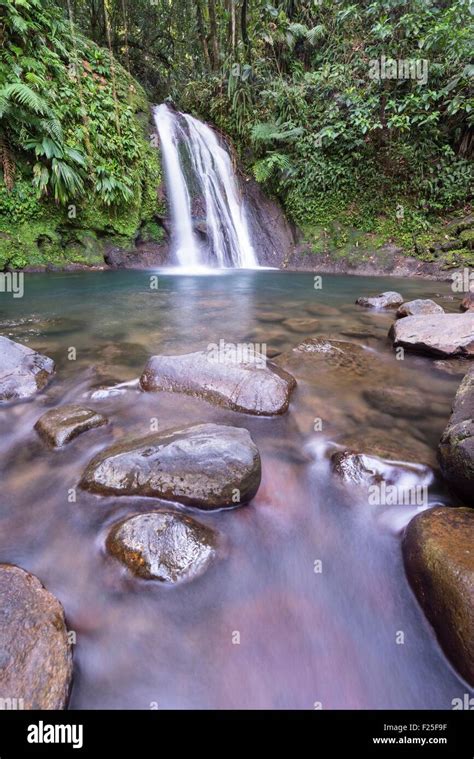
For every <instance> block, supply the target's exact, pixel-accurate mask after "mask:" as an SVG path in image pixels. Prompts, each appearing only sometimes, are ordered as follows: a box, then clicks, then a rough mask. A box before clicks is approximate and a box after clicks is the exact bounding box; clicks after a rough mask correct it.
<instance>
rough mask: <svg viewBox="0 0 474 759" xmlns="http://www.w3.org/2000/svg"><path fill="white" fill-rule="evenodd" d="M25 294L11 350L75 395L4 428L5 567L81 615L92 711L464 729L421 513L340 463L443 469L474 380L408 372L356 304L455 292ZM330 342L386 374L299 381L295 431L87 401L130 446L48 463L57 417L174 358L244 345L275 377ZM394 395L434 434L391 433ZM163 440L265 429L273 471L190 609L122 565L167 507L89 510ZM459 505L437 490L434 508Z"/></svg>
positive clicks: (306, 278) (88, 449) (91, 277)
mask: <svg viewBox="0 0 474 759" xmlns="http://www.w3.org/2000/svg"><path fill="white" fill-rule="evenodd" d="M25 286H26V295H25V298H24V300H23V301H19V300H13V299H9V300H8V301H7V300H5V299H4V300H2V302H1V304H0V305H1V309H0V321H1V333H2V334H3V335H7V336H11V337H12V338H13V339H16V340H18V341H20V342H23V343H27V344H28V345H30V346H32V347H34V348H35V349H38V350H40V351H42V352H44V353H46V354H47V355H49V356H51V357H52V358H54V359H55V361H56V363H57V376H56V379H55V381H54V382H53V383H52V384H51V385H50V386H49V388H48V389H47V391H46V392H45V393H44V394H42V395H40V396H38V397H37V398H36V399H35V400H34V401H33V402H30V403H24V404H20V405H16V406H12V407H8V408H4V409H2V410H1V413H0V433H1V453H2V456H1V461H0V468H1V476H2V497H1V505H0V518H1V527H2V529H1V532H0V560H1V561H5V562H13V563H16V564H19V565H20V566H22V567H24V568H26V569H28V570H30V571H31V572H33V573H35V574H36V575H38V577H40V579H41V580H42V581H43V582H44V584H45V585H46V586H47V587H48V588H49V589H50V590H51V591H52V592H53V593H55V594H56V595H57V596H58V597H59V598H60V600H61V601H62V603H63V605H64V607H65V610H66V616H67V620H68V625H69V628H70V629H72V630H74V631H75V632H76V634H77V645H76V647H75V681H74V688H73V693H72V699H71V707H72V708H79V709H80V708H144V709H148V708H150V705H152V706H154V705H155V704H157V705H158V707H159V708H162V709H166V708H235V707H242V708H303V709H313V708H314V704H315V703H318V702H319V703H321V704H322V707H323V708H325V709H330V708H450V706H451V700H452V699H453V698H455V697H459V696H462V694H463V693H464V692H465V691H466V685H465V684H464V683H462V682H461V681H460V680H459V679H458V678H457V676H456V675H455V674H454V673H453V671H452V669H451V668H450V665H449V664H448V663H447V662H446V660H445V658H444V656H443V654H442V652H441V651H440V649H439V647H438V645H437V643H436V641H435V639H434V636H433V634H432V632H431V630H430V627H429V625H428V624H427V622H426V621H425V619H424V617H423V615H422V613H421V611H420V610H419V608H418V606H417V604H416V602H415V600H414V598H413V596H412V594H411V591H410V589H409V587H408V585H407V582H406V579H405V575H404V572H403V566H402V559H401V552H400V530H401V529H402V528H403V526H404V525H405V524H406V522H407V520H408V519H409V518H411V516H413V513H415V512H416V508H415V509H414V508H413V507H411V506H391V507H382V506H373V505H372V506H371V505H369V504H368V502H367V497H366V495H364V494H363V493H362V492H361V491H360V490H358V489H357V488H355V487H354V486H351V485H341V483H340V482H339V481H336V479H335V476H334V475H333V474H332V473H331V471H330V467H329V463H328V458H327V455H326V454H327V450H328V447H330V445H332V444H333V445H336V446H337V445H340V446H345V445H349V444H351V446H354V447H357V445H369V444H370V445H372V444H373V443H374V444H377V445H379V444H380V441H381V438H382V445H383V446H384V447H385V448H387V447H388V448H390V450H395V451H396V450H399V452H400V457H399V458H400V459H405V460H406V459H410V458H411V460H412V461H419V462H420V463H423V464H433V461H434V452H435V448H436V444H437V440H438V438H439V436H440V434H441V431H442V430H443V428H444V426H445V424H446V420H447V417H448V415H449V410H450V403H451V400H452V397H453V395H454V392H455V389H456V386H457V384H458V382H459V377H457V376H455V375H450V374H448V373H444V372H441V371H439V370H436V369H435V368H434V366H433V362H432V361H430V359H427V358H422V357H413V356H411V357H410V356H408V357H407V358H406V360H405V361H397V360H396V358H395V355H394V353H393V352H392V349H391V346H390V345H389V343H388V341H387V338H386V336H387V332H388V329H389V326H390V324H391V322H392V320H393V315H392V314H390V313H375V312H369V311H366V310H362V309H360V308H359V307H357V306H355V305H354V301H355V299H356V297H358V296H359V295H365V294H373V293H377V292H380V291H381V290H384V289H386V290H387V289H390V290H393V289H397V290H400V291H401V292H402V294H403V295H404V296H405V297H406V298H407V299H410V298H413V297H429V296H433V295H435V293H439V294H441V295H443V296H445V295H449V293H450V290H449V286H448V285H446V284H440V283H432V282H418V281H416V282H415V281H410V280H393V279H390V280H388V279H387V280H383V279H369V278H361V277H335V276H327V277H324V278H323V288H322V290H315V289H314V286H313V276H312V275H311V274H290V273H287V274H286V273H281V272H272V271H264V272H242V271H241V272H228V273H225V274H216V275H209V276H176V275H175V274H166V273H165V272H160V273H159V288H158V290H153V289H150V275H149V273H146V272H133V273H132V272H104V273H94V274H57V275H48V276H45V275H30V276H29V277H28V278H27V280H26V282H25ZM4 297H5V296H4ZM438 300H439V302H441V303H442V305H443V306H444V307H445V309H446V310H456V308H457V304H456V303H454V302H453V301H450V300H440V299H439V298H438ZM309 335H311V336H316V335H326V336H329V337H332V338H336V339H341V340H347V341H350V342H353V343H358V344H360V345H364V346H366V348H367V353H368V355H369V354H370V360H369V361H367V362H365V361H362V362H361V361H359V360H355V361H354V363H353V364H351V365H350V366H348V367H347V366H346V367H342V368H340V367H339V368H338V367H331V366H326V367H323V369H321V367H319V368H317V369H315V368H314V366H311V363H310V364H309V365H308V366H306V367H300V369H299V371H300V375H299V376H298V379H299V384H298V388H297V390H296V391H295V393H294V395H293V398H292V403H291V405H290V411H289V413H288V414H287V415H285V416H284V417H281V418H254V417H250V416H245V415H241V414H236V413H233V412H231V411H223V410H220V409H217V408H214V407H213V406H211V405H209V404H206V403H204V402H202V401H199V400H196V399H193V398H188V397H183V396H178V395H171V394H165V393H163V394H157V395H153V394H149V395H147V394H144V393H140V392H139V391H138V390H137V389H136V387H134V386H133V384H132V386H131V387H129V388H128V389H126V391H125V392H124V393H122V394H116V395H113V396H110V397H108V398H104V397H100V396H95V397H96V400H94V401H92V402H91V401H90V400H87V404H88V405H93V406H94V407H95V408H97V409H100V410H102V411H104V412H105V413H106V414H107V415H108V416H109V418H110V420H111V422H112V424H111V425H110V426H109V427H106V428H101V429H97V430H94V431H91V432H89V433H87V434H85V435H83V436H81V437H80V438H78V439H77V440H76V441H74V442H73V443H72V444H71V445H70V446H68V447H67V448H66V449H65V450H64V451H61V452H50V451H48V450H46V449H45V448H44V446H43V445H42V444H41V443H40V441H39V439H38V438H37V436H36V433H35V432H34V431H33V425H34V423H35V422H36V420H37V419H38V417H39V416H40V415H41V414H42V413H44V410H45V408H47V407H49V406H52V405H58V404H61V403H70V402H78V401H79V402H80V401H81V400H84V398H85V397H88V395H89V394H90V392H91V390H94V389H95V390H96V389H97V388H98V387H102V386H104V385H108V384H114V383H118V382H124V383H127V382H129V381H130V380H133V379H135V378H136V377H137V376H138V375H139V373H140V372H141V370H142V368H143V366H144V364H145V361H146V359H147V357H148V356H149V355H151V354H153V353H160V352H161V353H168V354H173V353H184V352H187V351H191V350H198V349H205V348H206V347H207V345H208V344H209V343H218V342H219V340H220V339H224V340H226V341H227V342H237V343H238V342H249V341H253V342H259V343H266V344H267V346H268V351H269V354H270V355H276V354H279V353H282V352H285V351H287V350H289V349H290V348H291V347H293V346H295V345H296V344H298V343H299V342H301V340H302V339H303V338H304V337H307V336H309ZM70 348H75V350H76V353H77V356H76V360H69V359H70V356H71V354H70V353H69V352H68V351H69V349H70ZM383 386H403V387H406V388H409V389H410V390H413V391H418V392H420V393H422V394H423V397H424V399H425V402H426V408H429V409H430V413H429V414H424V415H423V416H421V417H419V418H405V417H403V416H401V415H399V414H397V413H393V412H392V413H391V414H389V413H386V412H385V411H384V409H383V408H382V409H380V407H379V405H378V406H377V407H376V406H374V405H373V403H372V402H371V401H370V398H371V396H370V392H369V393H368V392H367V389H369V390H370V389H373V388H376V387H383ZM153 419H158V420H159V424H160V428H161V429H165V428H167V427H171V426H177V425H181V424H186V423H191V422H198V421H201V422H202V421H219V422H224V423H230V424H237V425H241V426H246V427H248V429H249V430H250V431H251V433H252V435H253V437H254V439H255V441H256V443H257V445H258V446H259V448H260V451H261V454H262V460H263V480H262V485H261V488H260V491H259V493H258V495H257V497H256V498H255V500H254V501H253V503H252V504H251V505H249V506H246V507H243V508H241V509H236V510H230V511H225V512H218V513H199V514H198V515H197V517H198V519H200V520H201V521H202V522H204V523H206V524H208V525H210V526H212V527H213V528H214V529H216V530H217V531H219V532H220V533H221V534H222V535H223V536H224V537H225V544H226V554H225V556H222V558H221V559H220V561H218V562H217V563H215V564H214V566H212V567H211V569H210V570H208V571H207V573H206V574H205V575H203V576H202V577H200V578H199V579H197V580H196V581H194V582H192V583H190V584H184V585H181V586H178V587H175V588H167V587H163V586H162V585H159V584H157V583H153V582H146V581H139V580H136V579H133V578H131V577H130V576H128V575H127V573H126V572H124V571H123V570H122V568H121V566H120V565H119V564H118V563H116V562H115V560H113V559H111V558H108V557H107V556H106V555H105V552H104V542H105V537H106V534H107V532H108V530H109V528H110V525H112V524H113V523H114V522H116V521H118V520H120V519H121V518H123V517H124V516H125V515H131V514H135V513H138V512H140V511H143V510H146V509H150V508H153V507H154V506H156V505H158V506H159V505H160V503H159V502H157V501H150V500H147V499H143V498H134V499H132V498H130V499H127V498H126V499H120V498H99V497H96V496H93V495H91V494H88V493H85V492H81V491H79V490H78V491H77V497H76V502H74V501H73V500H72V498H71V489H74V488H75V487H76V485H77V482H78V480H79V477H80V475H81V473H82V471H83V469H84V467H85V465H86V463H87V462H88V461H89V459H90V458H91V457H92V456H93V455H94V454H95V453H97V452H98V451H99V450H100V449H101V448H103V447H104V446H105V445H108V444H110V443H111V442H112V441H113V440H116V439H119V438H120V437H122V436H123V435H124V434H128V433H133V434H137V435H140V434H145V433H147V432H149V430H150V421H151V420H153ZM315 419H321V420H322V430H321V431H315V426H317V425H315ZM391 458H393V457H391ZM445 497H446V496H445V494H444V493H443V491H442V489H441V488H440V486H439V483H437V482H435V484H434V485H433V486H432V487H430V499H431V502H435V501H443V499H445ZM177 508H178V507H177ZM316 567H317V568H318V571H316ZM400 631H402V632H403V633H404V644H402V645H400V644H397V642H396V641H397V634H398V633H399V632H400ZM237 632H238V633H239V634H240V635H239V636H236V635H235V633H237ZM239 637H240V643H236V642H235V641H236V640H237V639H238V638H239ZM399 637H400V636H399Z"/></svg>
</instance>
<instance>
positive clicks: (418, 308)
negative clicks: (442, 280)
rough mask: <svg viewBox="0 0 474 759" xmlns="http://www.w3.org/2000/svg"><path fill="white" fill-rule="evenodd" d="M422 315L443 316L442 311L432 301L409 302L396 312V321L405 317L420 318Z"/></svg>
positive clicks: (418, 300)
mask: <svg viewBox="0 0 474 759" xmlns="http://www.w3.org/2000/svg"><path fill="white" fill-rule="evenodd" d="M423 314H444V309H443V308H442V307H441V306H438V304H437V303H435V302H434V300H429V299H427V300H423V299H421V298H419V299H417V300H409V301H407V302H406V303H402V305H401V306H400V307H399V308H398V310H397V314H396V316H397V319H403V318H404V317H405V316H420V315H423Z"/></svg>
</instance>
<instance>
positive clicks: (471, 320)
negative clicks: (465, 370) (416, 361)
mask: <svg viewBox="0 0 474 759" xmlns="http://www.w3.org/2000/svg"><path fill="white" fill-rule="evenodd" d="M389 337H390V338H391V339H392V340H393V344H394V347H395V348H398V347H403V348H406V349H407V350H412V351H416V352H420V353H427V354H429V355H433V356H437V357H440V358H442V357H445V358H450V357H452V356H461V357H465V356H467V357H469V358H474V312H469V311H468V312H466V313H464V314H431V315H426V316H407V317H405V318H404V319H399V320H398V321H396V322H395V323H394V324H393V325H392V327H391V329H390V332H389Z"/></svg>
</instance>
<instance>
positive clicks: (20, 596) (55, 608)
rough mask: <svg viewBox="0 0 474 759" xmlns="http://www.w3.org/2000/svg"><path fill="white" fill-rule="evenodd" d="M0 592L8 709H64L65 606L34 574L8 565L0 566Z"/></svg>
mask: <svg viewBox="0 0 474 759" xmlns="http://www.w3.org/2000/svg"><path fill="white" fill-rule="evenodd" d="M0 596H1V598H2V623H1V625H0V662H1V666H0V699H3V701H2V703H3V704H4V708H24V709H64V708H65V707H66V703H67V700H68V696H69V689H70V684H71V677H72V654H71V646H70V644H69V642H68V636H67V629H66V624H65V621H64V611H63V608H62V606H61V604H60V603H59V601H58V600H57V599H56V598H55V597H54V596H53V595H51V593H49V592H48V591H47V590H46V589H45V588H44V587H43V586H42V585H41V583H40V581H39V580H38V579H37V578H36V577H34V576H33V575H31V574H30V573H29V572H25V571H24V570H23V569H20V568H19V567H15V566H12V565H9V564H1V565H0ZM19 699H21V701H19ZM10 700H11V702H12V704H13V705H10Z"/></svg>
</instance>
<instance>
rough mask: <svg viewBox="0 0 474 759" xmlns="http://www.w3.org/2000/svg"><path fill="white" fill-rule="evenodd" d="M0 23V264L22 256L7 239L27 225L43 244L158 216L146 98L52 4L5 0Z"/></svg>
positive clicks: (131, 226)
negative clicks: (61, 230) (0, 239)
mask: <svg viewBox="0 0 474 759" xmlns="http://www.w3.org/2000/svg"><path fill="white" fill-rule="evenodd" d="M0 23H1V27H0V30H1V31H0V33H1V37H2V47H1V50H0V157H1V162H2V167H3V186H0V214H1V228H2V229H4V231H5V232H8V233H13V234H10V235H9V237H7V238H5V237H4V239H6V243H5V245H4V246H3V247H7V248H9V252H8V251H3V255H2V256H1V257H2V260H3V263H5V259H6V257H7V256H8V257H9V260H12V261H13V263H14V264H15V265H19V264H21V263H22V262H23V259H24V258H26V257H28V258H29V256H28V251H20V252H19V251H18V246H17V245H15V244H14V242H15V236H16V235H15V233H17V235H18V234H19V236H20V237H24V232H25V230H24V228H23V227H24V226H25V225H27V226H28V227H29V228H30V229H31V228H32V227H31V225H32V222H35V224H36V231H37V233H38V237H37V242H40V243H41V242H43V243H44V242H45V240H44V237H45V235H46V243H48V241H49V243H58V242H59V238H60V237H63V238H64V235H63V234H60V235H59V236H58V232H57V227H58V226H59V225H62V226H66V227H68V226H71V227H76V228H78V229H80V230H83V229H84V228H90V229H91V230H96V231H97V230H99V231H107V232H108V233H109V234H118V235H121V236H123V237H126V238H130V237H132V236H133V234H134V233H135V231H136V229H137V228H138V226H139V224H140V222H141V221H142V220H143V219H146V218H148V217H150V218H151V215H152V213H153V212H154V211H155V210H156V209H155V205H156V186H157V183H159V166H158V161H157V151H156V150H152V148H151V147H150V144H149V141H148V139H147V136H146V131H145V129H144V125H143V124H142V123H140V121H139V120H138V119H137V113H138V112H139V111H141V112H143V113H144V115H145V119H146V120H147V119H148V109H149V106H148V102H147V99H146V96H145V93H144V92H143V91H142V90H141V88H140V86H139V85H138V84H137V83H136V82H134V80H133V79H132V78H131V77H130V75H129V74H128V73H127V72H126V71H125V70H124V69H123V67H122V66H120V64H119V63H117V62H116V61H115V60H114V58H113V57H111V56H110V54H109V51H108V50H105V49H103V48H100V47H98V46H96V45H95V44H93V43H91V42H89V41H88V40H86V39H85V38H84V37H83V36H82V35H81V34H79V33H78V32H77V31H76V29H75V27H74V25H71V23H70V19H67V18H66V17H65V16H64V14H63V12H62V11H61V9H60V8H58V6H57V4H56V3H52V2H49V1H45V0H2V2H0ZM33 227H34V225H33ZM12 237H13V239H11V238H12ZM67 237H68V235H66V242H71V241H73V240H74V235H72V240H68V239H67ZM69 237H71V234H69ZM76 237H77V236H76ZM28 242H30V240H29V239H28ZM75 242H77V240H75ZM12 243H13V244H12ZM49 247H50V245H48V248H49ZM56 252H57V254H58V257H59V259H61V251H60V250H57V251H56ZM48 255H49V256H50V251H49V250H48ZM73 260H74V258H73ZM79 260H81V256H79ZM0 263H2V261H0Z"/></svg>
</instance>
